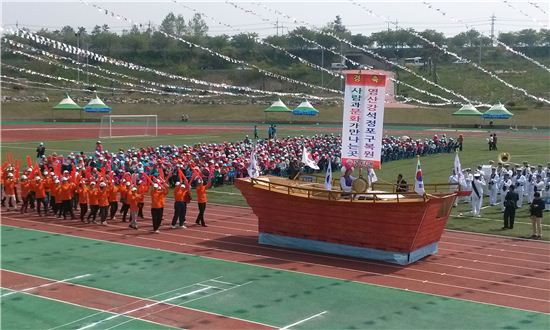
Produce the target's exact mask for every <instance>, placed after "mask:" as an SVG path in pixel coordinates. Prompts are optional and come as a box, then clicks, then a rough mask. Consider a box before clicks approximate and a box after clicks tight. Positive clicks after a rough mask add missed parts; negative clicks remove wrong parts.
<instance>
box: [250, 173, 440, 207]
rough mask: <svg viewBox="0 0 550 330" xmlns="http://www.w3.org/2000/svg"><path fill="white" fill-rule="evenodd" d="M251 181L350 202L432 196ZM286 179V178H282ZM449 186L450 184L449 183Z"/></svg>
mask: <svg viewBox="0 0 550 330" xmlns="http://www.w3.org/2000/svg"><path fill="white" fill-rule="evenodd" d="M249 179H250V182H251V183H252V184H253V185H255V186H258V187H263V188H264V189H267V190H269V191H277V192H280V193H286V194H288V195H297V194H299V195H301V196H304V197H307V198H314V199H327V200H349V202H366V201H368V202H372V203H377V202H383V201H389V200H391V201H393V202H395V201H397V202H400V201H403V200H407V201H411V200H416V201H419V200H422V201H426V200H428V199H430V198H432V197H437V196H432V195H431V194H424V195H423V196H420V195H418V194H417V193H416V192H414V191H412V192H410V191H409V192H387V191H384V192H380V191H367V192H364V193H357V192H351V193H346V192H343V191H342V190H339V189H338V190H337V189H331V190H327V189H324V188H321V187H316V186H315V185H320V184H322V183H317V182H303V181H290V182H291V183H288V182H289V181H288V180H285V182H284V183H283V182H277V180H279V179H280V178H277V177H270V178H249ZM281 180H284V179H281ZM447 188H448V185H447ZM447 192H448V190H447Z"/></svg>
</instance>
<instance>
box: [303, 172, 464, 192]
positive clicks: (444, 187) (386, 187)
mask: <svg viewBox="0 0 550 330" xmlns="http://www.w3.org/2000/svg"><path fill="white" fill-rule="evenodd" d="M304 178H305V179H306V180H302V179H304ZM298 179H299V180H301V181H303V182H313V183H321V184H323V183H324V182H325V177H324V176H320V175H317V174H306V175H300V176H299V177H298ZM332 185H333V186H338V185H340V181H339V179H336V178H333V179H332ZM398 188H399V191H398ZM372 190H383V191H387V192H391V193H400V194H402V193H404V192H414V184H407V185H406V188H405V185H402V186H400V187H398V186H397V184H394V183H389V182H375V183H373V184H372ZM403 190H405V191H403ZM424 190H425V191H426V193H428V194H430V193H432V194H433V193H445V192H455V191H460V190H461V187H460V185H459V184H458V183H426V184H424Z"/></svg>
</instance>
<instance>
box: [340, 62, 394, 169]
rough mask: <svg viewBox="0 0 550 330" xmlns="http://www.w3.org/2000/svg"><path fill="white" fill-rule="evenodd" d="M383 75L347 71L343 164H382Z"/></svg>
mask: <svg viewBox="0 0 550 330" xmlns="http://www.w3.org/2000/svg"><path fill="white" fill-rule="evenodd" d="M385 85H386V76H385V75H383V74H372V73H361V72H357V73H347V74H346V88H345V92H344V117H343V126H342V157H341V158H342V164H344V165H345V166H356V167H365V168H366V167H368V166H372V168H374V169H378V168H380V166H381V154H382V133H383V124H384V97H385Z"/></svg>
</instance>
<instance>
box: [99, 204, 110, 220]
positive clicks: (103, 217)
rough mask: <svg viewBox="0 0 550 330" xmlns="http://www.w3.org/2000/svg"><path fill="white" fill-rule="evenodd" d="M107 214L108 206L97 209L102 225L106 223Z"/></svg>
mask: <svg viewBox="0 0 550 330" xmlns="http://www.w3.org/2000/svg"><path fill="white" fill-rule="evenodd" d="M108 213H109V205H107V206H100V207H99V217H100V218H101V222H102V223H103V222H105V221H107V214H108Z"/></svg>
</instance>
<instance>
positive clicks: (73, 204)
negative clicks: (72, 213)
mask: <svg viewBox="0 0 550 330" xmlns="http://www.w3.org/2000/svg"><path fill="white" fill-rule="evenodd" d="M71 202H72V207H73V209H75V210H76V208H77V207H78V195H76V194H75V195H74V197H73V199H72V200H71Z"/></svg>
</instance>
